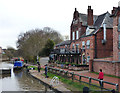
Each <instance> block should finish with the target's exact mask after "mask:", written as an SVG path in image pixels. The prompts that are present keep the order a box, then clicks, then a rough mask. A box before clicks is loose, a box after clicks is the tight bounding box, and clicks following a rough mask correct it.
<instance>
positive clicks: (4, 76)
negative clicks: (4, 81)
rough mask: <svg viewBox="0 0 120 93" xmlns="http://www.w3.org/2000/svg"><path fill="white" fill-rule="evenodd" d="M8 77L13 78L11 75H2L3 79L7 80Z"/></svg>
mask: <svg viewBox="0 0 120 93" xmlns="http://www.w3.org/2000/svg"><path fill="white" fill-rule="evenodd" d="M6 77H11V74H4V75H2V78H6Z"/></svg>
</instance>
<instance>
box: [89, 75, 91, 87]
mask: <svg viewBox="0 0 120 93" xmlns="http://www.w3.org/2000/svg"><path fill="white" fill-rule="evenodd" d="M90 85H91V77H89V87H90Z"/></svg>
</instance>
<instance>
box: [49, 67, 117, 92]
mask: <svg viewBox="0 0 120 93" xmlns="http://www.w3.org/2000/svg"><path fill="white" fill-rule="evenodd" d="M48 71H49V72H52V73H55V74H59V75H62V76H65V77H67V78H72V81H75V80H76V81H78V82H83V83H87V84H89V87H90V86H91V85H92V86H96V87H98V88H101V91H102V90H103V89H104V90H107V91H111V89H108V88H105V87H104V84H109V85H113V86H115V87H116V88H115V90H116V91H117V92H118V91H119V86H118V84H115V83H111V82H107V81H102V80H99V79H95V78H91V77H87V76H82V75H78V74H74V72H68V71H65V70H61V69H57V68H51V67H48ZM84 79H87V80H84ZM92 81H94V82H97V83H101V84H100V86H99V85H97V84H95V83H92Z"/></svg>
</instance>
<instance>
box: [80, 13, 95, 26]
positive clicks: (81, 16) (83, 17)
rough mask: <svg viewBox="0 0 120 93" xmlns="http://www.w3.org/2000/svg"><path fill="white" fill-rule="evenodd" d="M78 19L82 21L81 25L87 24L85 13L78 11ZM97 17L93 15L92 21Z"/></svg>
mask: <svg viewBox="0 0 120 93" xmlns="http://www.w3.org/2000/svg"><path fill="white" fill-rule="evenodd" d="M79 19H80V22H82V25H84V26H87V14H83V13H79ZM96 19H97V15H93V20H94V22H95V21H96Z"/></svg>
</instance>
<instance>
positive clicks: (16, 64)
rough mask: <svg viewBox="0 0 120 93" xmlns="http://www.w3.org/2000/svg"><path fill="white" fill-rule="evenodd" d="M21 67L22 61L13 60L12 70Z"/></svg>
mask: <svg viewBox="0 0 120 93" xmlns="http://www.w3.org/2000/svg"><path fill="white" fill-rule="evenodd" d="M22 68H23V61H15V62H14V67H13V70H21V69H22Z"/></svg>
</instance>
